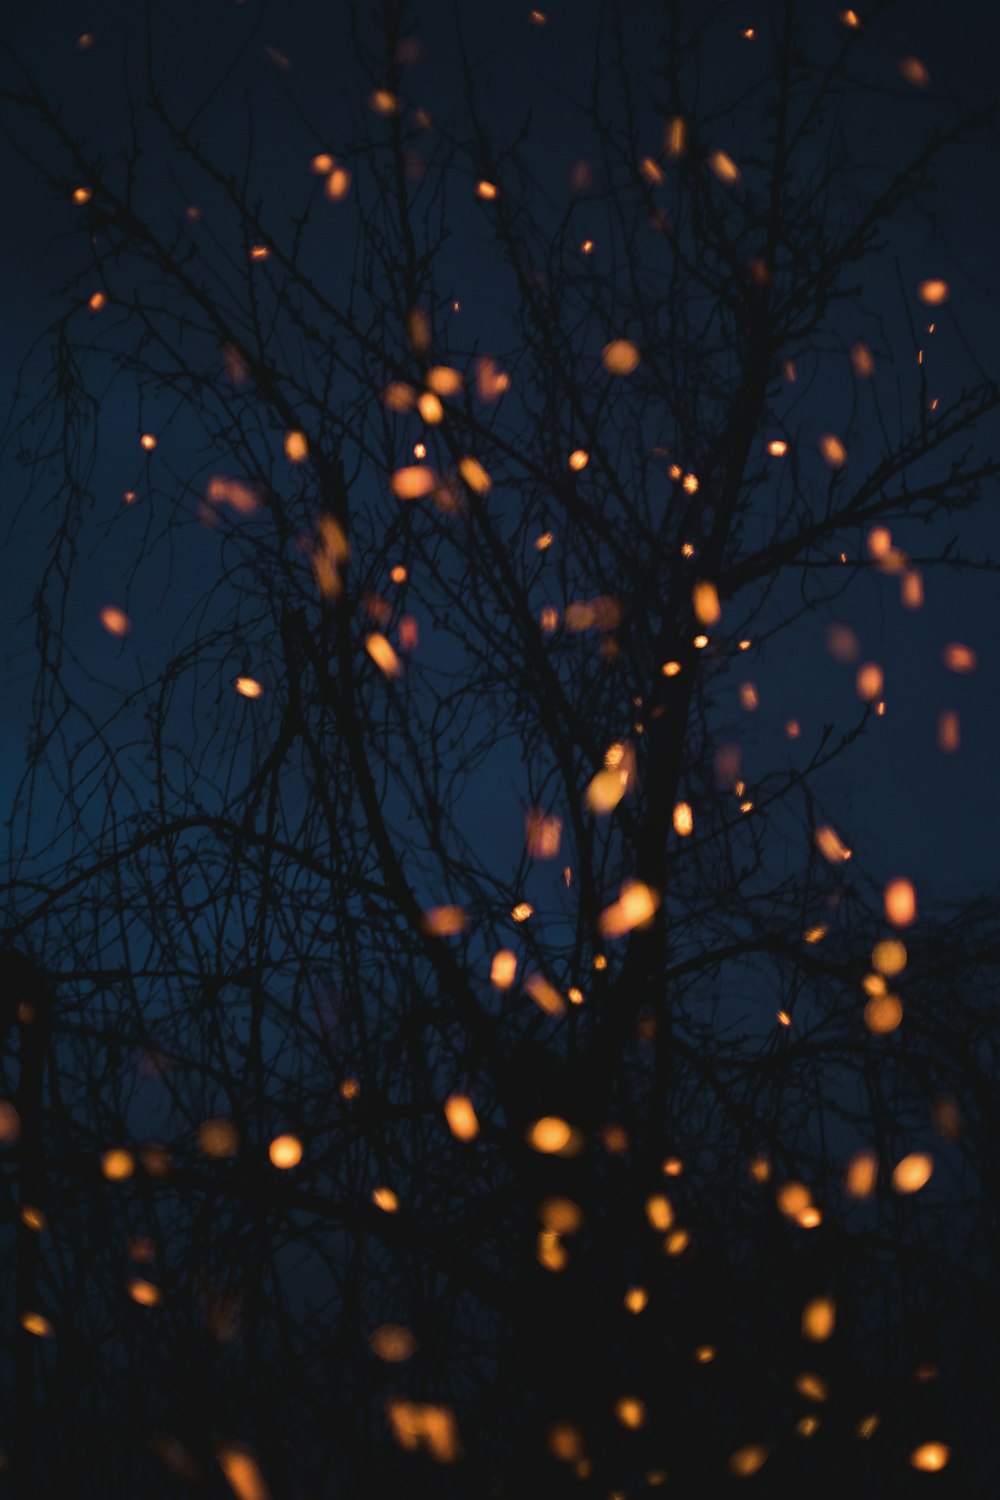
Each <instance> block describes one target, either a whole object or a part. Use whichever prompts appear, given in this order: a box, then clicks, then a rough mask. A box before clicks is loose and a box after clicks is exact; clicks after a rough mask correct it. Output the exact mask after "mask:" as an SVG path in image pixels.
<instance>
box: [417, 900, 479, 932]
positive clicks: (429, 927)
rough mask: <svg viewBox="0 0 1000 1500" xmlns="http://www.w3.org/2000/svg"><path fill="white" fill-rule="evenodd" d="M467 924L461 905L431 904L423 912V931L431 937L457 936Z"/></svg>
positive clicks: (466, 917) (467, 919)
mask: <svg viewBox="0 0 1000 1500" xmlns="http://www.w3.org/2000/svg"><path fill="white" fill-rule="evenodd" d="M468 925H469V918H468V916H467V915H466V913H465V910H464V908H463V907H461V906H431V907H428V909H427V910H426V911H425V912H424V931H425V932H427V933H429V934H430V935H431V937H457V936H458V935H459V933H461V932H464V931H465V929H466V928H467V927H468Z"/></svg>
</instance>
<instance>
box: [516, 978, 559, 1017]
mask: <svg viewBox="0 0 1000 1500" xmlns="http://www.w3.org/2000/svg"><path fill="white" fill-rule="evenodd" d="M524 988H525V991H526V993H527V994H529V995H530V996H531V998H532V1000H534V1002H535V1004H536V1005H537V1006H538V1008H539V1010H543V1011H544V1012H545V1014H546V1015H547V1016H561V1015H563V1014H565V1011H566V1002H565V1000H564V999H563V997H562V995H561V994H560V993H559V991H558V990H557V989H556V987H555V985H554V984H550V983H549V981H548V980H547V979H546V978H545V976H544V975H542V974H530V975H529V976H528V978H527V979H526V980H525V981H524Z"/></svg>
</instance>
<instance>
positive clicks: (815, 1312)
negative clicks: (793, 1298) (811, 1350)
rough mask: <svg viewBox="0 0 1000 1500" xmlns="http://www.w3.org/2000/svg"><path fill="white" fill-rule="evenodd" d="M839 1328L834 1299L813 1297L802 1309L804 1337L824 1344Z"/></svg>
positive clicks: (814, 1342) (812, 1341)
mask: <svg viewBox="0 0 1000 1500" xmlns="http://www.w3.org/2000/svg"><path fill="white" fill-rule="evenodd" d="M836 1326H837V1304H836V1302H834V1300H833V1298H832V1297H813V1298H811V1299H810V1301H808V1302H807V1303H806V1305H805V1307H803V1309H802V1337H803V1338H804V1339H808V1340H809V1341H810V1342H811V1343H813V1344H823V1343H825V1342H826V1340H827V1339H829V1338H831V1337H832V1336H833V1331H834V1329H835V1328H836Z"/></svg>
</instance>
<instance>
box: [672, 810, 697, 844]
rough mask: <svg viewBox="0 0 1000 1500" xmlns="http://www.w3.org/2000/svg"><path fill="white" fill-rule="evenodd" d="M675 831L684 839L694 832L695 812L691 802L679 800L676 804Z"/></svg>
mask: <svg viewBox="0 0 1000 1500" xmlns="http://www.w3.org/2000/svg"><path fill="white" fill-rule="evenodd" d="M674 832H675V833H676V834H678V835H679V836H680V837H681V838H682V839H683V838H687V836H688V835H689V834H690V833H693V832H694V813H693V812H692V810H691V804H690V803H689V802H678V803H677V804H676V805H675V807H674Z"/></svg>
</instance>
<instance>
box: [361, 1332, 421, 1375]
mask: <svg viewBox="0 0 1000 1500" xmlns="http://www.w3.org/2000/svg"><path fill="white" fill-rule="evenodd" d="M368 1343H369V1344H370V1346H371V1350H372V1353H373V1354H374V1355H375V1357H376V1358H377V1359H381V1360H383V1361H384V1363H385V1364H387V1365H399V1364H402V1363H403V1361H404V1360H407V1359H411V1358H412V1357H413V1355H414V1354H416V1352H417V1341H416V1338H415V1337H414V1335H413V1333H412V1332H411V1331H410V1329H409V1328H405V1327H404V1326H403V1325H402V1324H401V1323H383V1324H381V1326H380V1327H378V1328H376V1329H374V1330H373V1332H372V1333H370V1334H369V1336H368Z"/></svg>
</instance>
